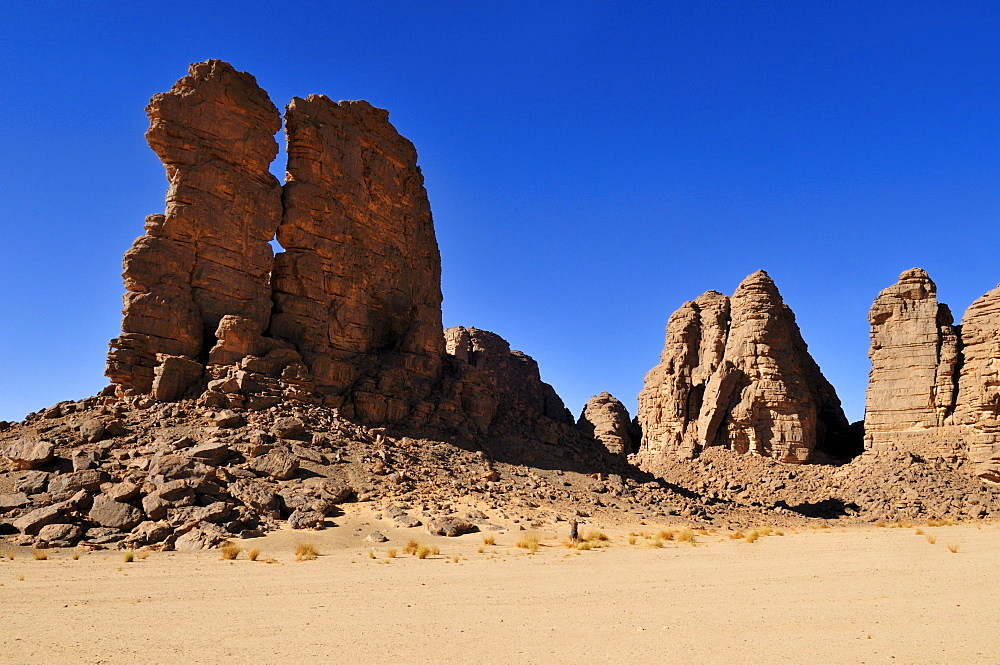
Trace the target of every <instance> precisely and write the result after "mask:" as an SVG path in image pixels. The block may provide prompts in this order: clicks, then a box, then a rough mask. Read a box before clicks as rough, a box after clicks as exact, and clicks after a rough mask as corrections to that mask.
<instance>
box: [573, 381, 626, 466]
mask: <svg viewBox="0 0 1000 665" xmlns="http://www.w3.org/2000/svg"><path fill="white" fill-rule="evenodd" d="M576 426H577V427H579V428H580V429H581V430H583V431H584V432H585V433H586V434H588V435H590V436H593V437H594V438H595V439H597V440H598V441H600V442H601V443H602V444H604V447H605V448H607V449H608V452H610V453H613V454H615V455H629V454H631V453H634V452H636V450H637V449H638V443H639V440H638V439H639V437H637V436H636V432H635V427H634V426H633V424H632V420H631V419H630V418H629V415H628V409H626V408H625V405H624V404H622V403H621V402H619V401H618V400H617V399H615V398H614V397H613V396H612V395H611V394H610V393H606V392H603V393H601V394H600V395H595V396H594V397H591V398H590V399H589V400H587V404H586V405H585V406H584V407H583V413H581V414H580V418H579V419H578V420H577V421H576Z"/></svg>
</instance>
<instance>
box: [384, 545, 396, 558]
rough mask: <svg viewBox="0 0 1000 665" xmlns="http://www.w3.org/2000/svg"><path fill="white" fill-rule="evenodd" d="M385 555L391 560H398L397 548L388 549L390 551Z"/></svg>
mask: <svg viewBox="0 0 1000 665" xmlns="http://www.w3.org/2000/svg"><path fill="white" fill-rule="evenodd" d="M385 555H386V556H387V557H389V558H390V559H395V558H396V548H395V547H390V548H389V549H388V550H387V551H386V553H385Z"/></svg>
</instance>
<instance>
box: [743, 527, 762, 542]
mask: <svg viewBox="0 0 1000 665" xmlns="http://www.w3.org/2000/svg"><path fill="white" fill-rule="evenodd" d="M758 538H760V534H759V533H757V531H756V530H755V531H751V532H750V533H748V534H747V535H746V541H747V542H748V543H753V542H756V541H757V539H758Z"/></svg>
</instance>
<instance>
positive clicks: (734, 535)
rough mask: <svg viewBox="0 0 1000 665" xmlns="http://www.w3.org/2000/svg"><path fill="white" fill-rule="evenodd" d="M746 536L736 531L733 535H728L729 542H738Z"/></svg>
mask: <svg viewBox="0 0 1000 665" xmlns="http://www.w3.org/2000/svg"><path fill="white" fill-rule="evenodd" d="M746 537H747V535H746V534H745V533H743V532H742V531H737V532H735V533H731V534H729V540H739V539H740V538H746Z"/></svg>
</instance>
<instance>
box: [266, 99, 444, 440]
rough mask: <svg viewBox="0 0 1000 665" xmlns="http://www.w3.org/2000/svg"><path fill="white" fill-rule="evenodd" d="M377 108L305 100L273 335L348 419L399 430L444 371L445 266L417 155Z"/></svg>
mask: <svg viewBox="0 0 1000 665" xmlns="http://www.w3.org/2000/svg"><path fill="white" fill-rule="evenodd" d="M388 117H389V114H388V112H387V111H385V110H382V109H377V108H374V107H373V106H371V105H370V104H368V103H367V102H363V101H359V102H341V103H339V104H338V103H336V102H333V101H331V100H330V99H328V98H327V97H325V96H321V95H310V96H309V97H307V98H305V99H299V98H295V99H293V100H292V102H291V103H290V104H289V105H288V107H287V112H286V114H285V120H286V131H287V135H288V180H287V183H286V184H285V187H284V217H283V219H282V223H281V225H280V226H279V228H278V241H279V242H280V243H281V245H282V247H284V249H285V251H284V252H282V253H280V254H278V255H277V257H276V259H275V270H274V288H275V297H274V304H275V308H274V315H273V318H272V319H271V327H270V332H271V335H272V336H274V337H277V338H280V339H284V340H286V341H288V342H291V343H292V344H294V346H295V347H296V348H297V349H298V351H299V352H300V353H301V354H302V356H303V358H304V360H305V364H306V365H307V366H308V368H309V370H310V372H311V374H312V375H313V376H314V377H315V379H316V385H317V390H318V391H320V392H322V393H324V394H325V395H327V396H330V397H336V398H337V399H333V400H328V403H330V404H333V405H335V406H340V405H343V406H344V407H345V409H344V412H345V414H346V415H348V416H349V417H351V416H353V415H355V414H356V415H357V416H358V417H359V418H361V419H362V420H366V421H370V422H400V421H404V420H406V419H407V418H408V417H409V416H410V411H411V409H412V408H413V405H414V403H415V402H418V401H420V400H422V399H426V398H427V397H428V396H429V395H430V392H431V389H432V387H433V383H434V381H435V380H436V378H437V377H438V375H439V373H440V368H441V363H442V356H443V352H444V335H443V328H442V325H441V259H440V255H439V253H438V246H437V240H436V238H435V235H434V225H433V222H432V220H431V210H430V204H429V203H428V200H427V193H426V191H425V190H424V185H423V176H422V175H421V173H420V169H419V167H418V166H417V153H416V150H415V149H414V147H413V144H411V143H410V142H409V141H408V140H406V139H405V138H403V137H402V136H400V135H399V134H398V133H397V132H396V130H395V128H393V126H392V125H391V124H389V119H388Z"/></svg>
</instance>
